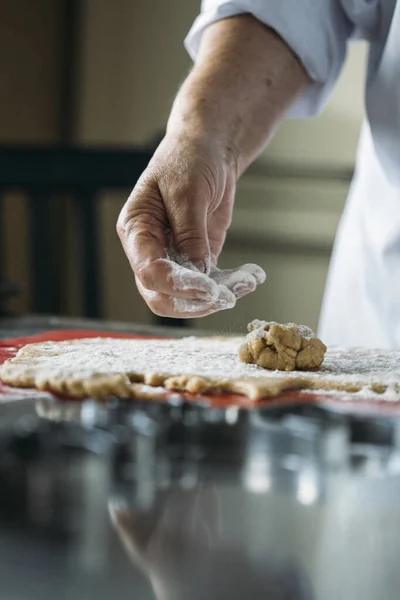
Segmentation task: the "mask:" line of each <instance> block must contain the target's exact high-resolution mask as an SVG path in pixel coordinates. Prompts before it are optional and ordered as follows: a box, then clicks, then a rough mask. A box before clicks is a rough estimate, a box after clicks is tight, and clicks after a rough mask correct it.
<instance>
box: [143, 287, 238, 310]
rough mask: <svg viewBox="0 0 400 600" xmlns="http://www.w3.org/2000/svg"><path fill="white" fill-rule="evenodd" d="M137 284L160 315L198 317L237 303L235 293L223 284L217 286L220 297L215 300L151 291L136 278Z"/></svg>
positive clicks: (148, 302) (149, 304) (147, 302)
mask: <svg viewBox="0 0 400 600" xmlns="http://www.w3.org/2000/svg"><path fill="white" fill-rule="evenodd" d="M136 285H137V287H138V290H139V292H140V294H141V296H142V297H143V298H144V300H145V302H146V304H147V306H148V307H149V308H150V310H152V311H153V313H155V314H156V315H158V316H160V317H170V318H176V319H196V318H199V317H206V316H208V315H211V314H213V313H215V312H218V311H220V310H227V309H229V308H233V307H234V306H235V304H236V297H235V295H234V294H233V293H232V292H231V291H230V290H229V289H228V288H227V287H226V286H223V285H220V286H217V290H218V297H217V298H216V299H214V300H207V299H192V298H182V297H177V296H170V295H167V294H163V293H160V292H155V291H151V290H148V289H146V288H145V287H144V286H143V284H142V283H141V282H140V280H139V279H136Z"/></svg>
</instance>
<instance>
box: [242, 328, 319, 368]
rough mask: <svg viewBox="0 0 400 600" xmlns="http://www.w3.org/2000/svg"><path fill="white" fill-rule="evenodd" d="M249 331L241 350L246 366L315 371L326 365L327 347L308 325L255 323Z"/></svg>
mask: <svg viewBox="0 0 400 600" xmlns="http://www.w3.org/2000/svg"><path fill="white" fill-rule="evenodd" d="M248 330H249V334H248V335H247V336H246V339H245V340H244V342H243V344H242V345H241V346H240V348H239V358H240V360H242V361H243V362H245V363H250V364H253V363H254V364H256V365H258V366H259V367H263V368H264V369H270V370H275V369H278V370H279V371H294V370H295V369H298V370H309V369H315V368H317V367H320V366H321V365H322V363H323V360H324V356H325V352H326V346H325V344H323V343H322V342H321V340H320V339H318V338H317V337H316V335H315V334H314V332H313V331H311V329H310V328H309V327H306V326H305V325H295V324H294V323H287V324H286V325H280V324H279V323H274V322H270V323H267V322H266V321H259V320H255V321H252V322H251V323H249V325H248Z"/></svg>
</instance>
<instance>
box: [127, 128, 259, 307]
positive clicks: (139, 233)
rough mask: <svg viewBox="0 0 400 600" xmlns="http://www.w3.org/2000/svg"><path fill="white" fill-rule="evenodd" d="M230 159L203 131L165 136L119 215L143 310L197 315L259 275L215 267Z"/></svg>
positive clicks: (231, 187) (248, 268)
mask: <svg viewBox="0 0 400 600" xmlns="http://www.w3.org/2000/svg"><path fill="white" fill-rule="evenodd" d="M235 182H236V169H235V161H234V158H233V157H232V156H227V153H226V152H225V151H224V152H223V151H222V150H220V149H219V148H218V144H217V143H216V142H215V140H213V139H206V138H204V136H199V135H190V134H188V133H185V134H173V135H171V134H167V136H166V137H165V138H164V140H163V141H162V142H161V144H160V146H159V148H158V149H157V151H156V153H155V154H154V156H153V158H152V160H151V161H150V164H149V166H148V168H147V169H146V171H145V172H144V173H143V175H142V177H141V178H140V180H139V182H138V183H137V185H136V187H135V188H134V190H133V191H132V193H131V195H130V197H129V199H128V201H127V203H126V204H125V206H124V208H123V209H122V212H121V214H120V217H119V220H118V225H117V230H118V234H119V237H120V239H121V242H122V244H123V247H124V250H125V253H126V255H127V257H128V259H129V262H130V264H131V267H132V270H133V272H134V274H135V278H136V283H137V287H138V289H139V292H140V294H141V295H142V296H143V298H144V300H145V301H146V303H147V305H148V306H149V308H150V309H151V310H152V311H153V312H154V313H156V314H157V315H160V316H168V317H179V318H193V317H203V316H206V315H209V314H211V313H213V312H216V311H218V310H223V309H227V308H232V307H233V306H234V305H235V303H236V300H237V298H240V297H241V296H244V295H245V294H248V293H249V292H252V291H254V289H255V288H256V286H257V284H259V283H262V282H263V281H264V280H265V273H264V271H263V270H262V269H261V268H260V267H258V266H257V265H244V266H243V267H240V268H238V269H234V270H228V271H220V270H219V269H218V268H217V267H216V264H217V261H218V257H219V255H220V253H221V250H222V247H223V244H224V241H225V237H226V232H227V230H228V227H229V225H230V222H231V217H232V210H233V204H234V196H235Z"/></svg>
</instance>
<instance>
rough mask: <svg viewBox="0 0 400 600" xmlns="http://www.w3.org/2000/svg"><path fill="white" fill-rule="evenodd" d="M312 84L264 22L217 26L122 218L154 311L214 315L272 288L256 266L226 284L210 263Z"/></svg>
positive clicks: (239, 20) (124, 237)
mask: <svg viewBox="0 0 400 600" xmlns="http://www.w3.org/2000/svg"><path fill="white" fill-rule="evenodd" d="M309 82H310V80H309V78H308V75H307V74H306V72H305V70H304V68H303V67H302V65H301V63H300V62H299V60H298V59H297V58H296V56H295V55H294V53H293V52H292V51H291V50H290V49H289V47H288V46H287V45H286V44H285V42H284V41H283V40H282V39H281V38H280V37H279V36H277V35H276V34H275V33H274V32H273V31H272V30H271V29H269V28H268V27H266V26H265V25H263V24H261V23H260V22H259V21H258V20H257V19H255V18H254V17H252V16H250V15H240V16H236V17H232V18H230V19H225V20H222V21H220V22H217V23H214V24H212V25H210V27H208V28H207V30H206V32H205V34H204V36H203V40H202V44H201V49H200V55H199V57H198V60H197V62H196V66H195V67H194V69H193V70H192V72H191V74H190V75H189V76H188V78H187V80H186V81H185V82H184V84H183V86H182V88H181V90H180V91H179V93H178V95H177V97H176V100H175V103H174V106H173V108H172V112H171V116H170V118H169V121H168V127H167V133H166V136H165V138H164V140H163V141H162V142H161V144H160V146H159V147H158V149H157V150H156V152H155V154H154V157H153V158H152V160H151V161H150V163H149V166H148V168H147V169H146V171H145V172H144V173H143V175H142V177H141V179H140V180H139V182H138V184H137V185H136V187H135V188H134V190H133V192H132V194H131V196H130V197H129V199H128V201H127V203H126V205H125V207H124V208H123V210H122V212H121V215H120V218H119V221H118V233H119V236H120V238H121V241H122V244H123V246H124V249H125V252H126V254H127V256H128V259H129V261H130V264H131V266H132V269H133V271H134V273H135V277H136V282H137V285H138V289H139V291H140V293H141V294H142V296H143V298H144V299H145V301H146V302H147V304H148V306H149V307H150V308H151V310H153V312H155V313H156V314H159V315H165V316H178V317H200V316H205V315H207V314H210V313H212V312H215V311H216V310H221V309H224V308H230V307H231V306H233V305H234V303H235V301H236V298H239V297H240V296H242V295H244V294H245V293H248V292H250V291H253V290H254V289H255V287H256V285H257V283H260V282H262V280H263V278H262V276H260V275H259V273H258V274H257V272H256V270H254V269H253V270H251V269H250V272H246V273H245V276H244V275H243V276H242V281H239V284H240V285H237V281H236V283H235V285H234V286H229V285H228V287H229V289H227V288H226V286H222V287H221V285H217V284H216V281H215V279H212V278H210V277H209V276H208V275H210V268H209V264H210V261H211V264H212V265H216V263H217V260H218V257H219V254H220V252H221V250H222V246H223V244H224V241H225V237H226V232H227V229H228V227H229V224H230V221H231V215H232V209H233V203H234V195H235V184H236V179H237V177H238V176H239V175H240V174H241V173H242V172H243V171H244V170H245V169H246V167H247V166H248V165H249V164H250V162H251V161H252V160H254V158H255V157H256V156H257V155H258V154H259V152H260V151H261V149H262V148H263V146H264V145H265V144H266V143H267V142H268V140H269V138H270V137H271V135H272V134H273V132H274V131H275V129H276V127H277V126H278V124H279V123H280V121H281V120H282V118H283V117H284V115H285V114H286V112H287V110H288V109H289V107H290V106H291V105H292V103H293V102H294V101H295V99H296V98H297V97H298V95H299V94H300V93H301V92H302V91H303V90H304V89H305V88H306V87H307V85H308V84H309ZM170 235H171V236H172V243H173V246H174V250H175V251H176V252H177V253H178V254H179V255H182V254H183V255H186V257H188V258H189V259H190V261H191V262H192V263H194V264H195V265H197V266H198V268H199V272H198V273H196V275H195V277H194V276H193V272H191V273H190V271H189V270H188V269H184V268H183V267H179V268H178V269H177V266H176V265H175V264H173V263H172V262H171V261H170V260H166V248H167V247H168V245H169V236H170ZM182 269H183V270H182ZM244 271H246V270H245V269H244ZM213 272H214V271H212V272H211V275H212V273H213ZM241 272H243V270H242V271H241ZM234 279H236V280H237V277H236V278H234ZM223 281H224V280H223ZM225 282H227V280H225ZM222 288H224V289H222Z"/></svg>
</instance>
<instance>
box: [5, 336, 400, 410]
mask: <svg viewBox="0 0 400 600" xmlns="http://www.w3.org/2000/svg"><path fill="white" fill-rule="evenodd" d="M97 337H107V338H111V337H112V338H125V339H132V340H135V339H149V338H150V339H153V340H154V339H155V338H152V337H151V336H143V335H139V336H138V335H133V334H121V333H115V334H113V333H110V332H107V333H105V332H101V331H91V330H90V331H86V330H60V331H50V332H46V333H41V334H37V335H33V336H28V337H21V338H13V339H11V340H3V341H2V342H0V364H1V363H3V362H4V361H5V360H6V359H8V358H12V357H13V356H15V355H16V353H17V352H18V350H19V349H20V348H21V347H22V346H24V345H25V344H28V343H33V342H44V341H64V340H71V339H80V338H97ZM162 343H163V344H168V342H167V340H163V342H162ZM357 361H358V362H357V364H358V370H359V371H360V372H361V373H362V372H363V371H364V372H365V370H366V368H367V367H366V364H365V357H363V356H362V355H359V356H358V358H357ZM331 364H332V363H330V361H329V360H328V361H327V363H326V364H324V372H325V373H324V374H325V375H326V374H327V372H329V370H330V369H331V366H330V365H331ZM390 364H391V363H388V355H387V354H385V353H383V354H381V355H380V356H379V357H377V360H376V362H375V367H374V372H377V371H382V369H383V370H384V369H385V368H388V365H389V367H390ZM397 364H398V363H397ZM243 367H244V368H246V367H250V369H251V366H247V365H243ZM344 368H345V367H344ZM331 370H332V369H331ZM247 375H248V373H247ZM321 375H323V373H322V372H321ZM321 375H320V376H321ZM350 375H351V373H350ZM396 381H397V380H396ZM388 383H389V384H390V385H394V383H395V381H394V378H393V376H391V378H389V379H388ZM46 396H51V395H50V394H47V393H43V392H40V391H37V390H21V389H18V388H11V387H9V386H5V385H4V384H1V383H0V402H5V401H12V400H17V399H26V398H27V397H32V398H43V397H46ZM167 396H168V394H166V397H167ZM183 396H184V397H185V398H186V399H188V400H193V399H194V400H201V401H203V402H206V403H207V404H211V405H212V406H216V407H227V406H231V405H235V406H238V407H245V408H248V407H250V406H253V403H252V402H250V401H249V400H248V399H247V398H245V397H244V396H240V395H236V394H229V395H228V394H224V395H213V396H209V395H208V396H193V395H191V394H183ZM305 402H317V403H318V404H321V403H322V404H324V405H326V406H329V407H333V408H336V409H344V410H346V411H349V410H350V411H354V410H356V411H357V412H359V411H360V410H361V411H365V410H367V411H368V412H371V411H372V412H376V411H377V410H378V411H379V412H380V413H381V412H383V413H384V414H388V413H390V414H391V413H393V414H400V404H399V403H398V402H393V401H390V402H388V401H387V400H381V399H380V398H379V396H378V395H375V397H374V394H371V396H370V397H369V396H368V393H365V392H363V394H362V395H361V396H360V397H358V398H357V399H356V400H355V399H354V398H349V396H347V397H346V396H344V395H341V394H338V393H336V394H334V395H332V394H328V393H327V394H308V393H304V392H296V391H292V392H289V393H285V394H283V395H282V396H281V397H278V398H275V399H273V400H270V399H269V400H265V401H263V402H261V403H257V406H260V405H261V406H265V405H277V404H280V405H287V404H289V405H290V404H298V403H305Z"/></svg>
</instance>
